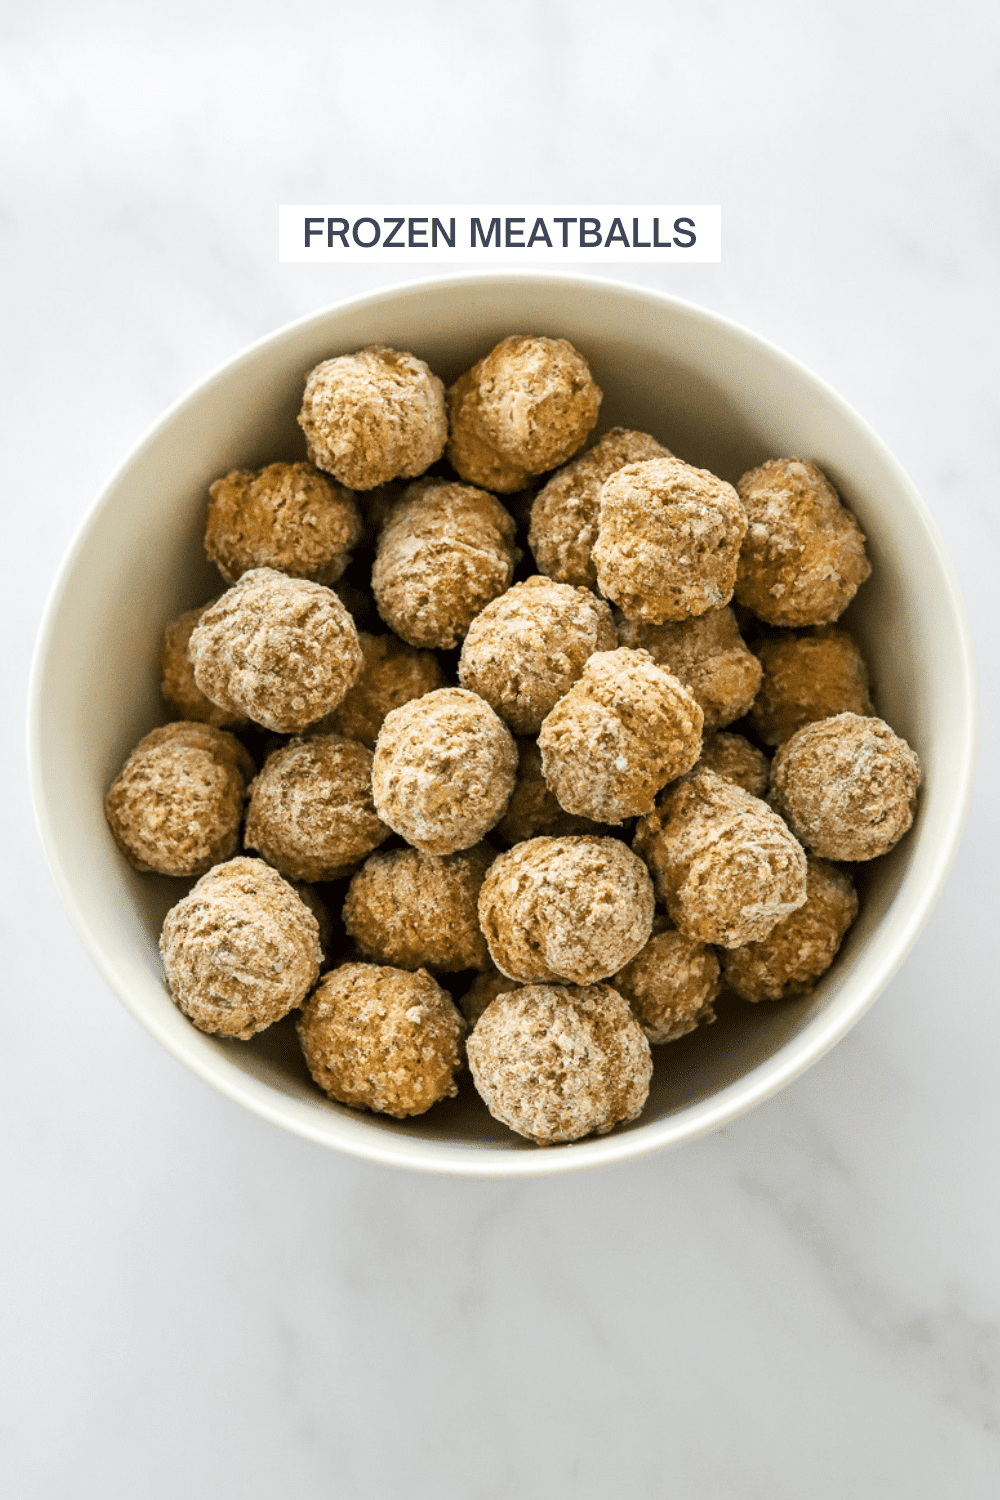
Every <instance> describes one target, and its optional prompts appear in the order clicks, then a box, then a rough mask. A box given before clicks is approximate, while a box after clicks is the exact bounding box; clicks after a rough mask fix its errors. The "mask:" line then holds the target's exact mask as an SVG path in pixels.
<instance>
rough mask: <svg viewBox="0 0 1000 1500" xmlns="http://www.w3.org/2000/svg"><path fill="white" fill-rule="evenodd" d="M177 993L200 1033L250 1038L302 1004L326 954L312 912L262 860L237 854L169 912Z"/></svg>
mask: <svg viewBox="0 0 1000 1500" xmlns="http://www.w3.org/2000/svg"><path fill="white" fill-rule="evenodd" d="M160 954H161V956H162V958H163V967H164V969H165V970H166V974H167V983H168V984H169V986H170V993H171V994H172V995H173V998H174V1000H175V1001H176V1002H177V1004H178V1005H179V1006H180V1008H181V1010H182V1011H183V1012H184V1013H185V1015H187V1016H189V1017H190V1019H191V1020H192V1021H193V1022H194V1024H195V1025H196V1026H197V1027H198V1028H199V1030H201V1031H212V1032H217V1033H218V1034H219V1035H221V1036H236V1037H241V1038H242V1039H243V1040H246V1039H247V1038H248V1037H251V1036H253V1035H255V1033H256V1032H258V1031H262V1030H263V1029H264V1027H265V1026H270V1025H272V1024H273V1023H274V1022H275V1021H280V1020H281V1018H282V1016H285V1015H287V1014H288V1012H289V1011H290V1010H292V1009H293V1008H294V1007H295V1006H296V1005H301V1004H302V1002H303V1000H304V999H305V997H306V995H307V994H308V993H309V991H310V990H311V989H312V987H313V985H314V984H315V983H316V978H317V976H318V974H319V966H320V960H321V952H320V945H319V927H318V924H317V921H316V918H315V917H314V916H313V914H312V912H311V911H309V910H308V908H307V907H306V906H305V905H304V903H303V902H302V901H301V900H300V899H299V897H298V896H297V895H296V894H295V892H294V890H293V889H292V887H291V886H290V885H289V883H288V881H287V880H283V879H282V878H281V876H280V875H279V874H278V872H277V871H276V870H272V869H271V867H270V865H266V864H265V863H264V861H263V860H262V859H243V858H239V859H231V860H229V861H228V863H227V864H222V865H216V866H215V868H214V869H212V870H209V872H208V874H207V875H203V876H202V877H201V879H200V880H199V881H198V884H197V885H196V886H195V887H194V890H192V891H191V892H190V894H189V895H187V896H185V897H184V899H183V900H182V901H178V903H177V905H176V906H173V907H171V909H170V911H168V912H167V917H166V921H165V922H164V924H163V932H162V934H161V937H160Z"/></svg>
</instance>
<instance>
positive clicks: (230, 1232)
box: [0, 0, 1000, 1500]
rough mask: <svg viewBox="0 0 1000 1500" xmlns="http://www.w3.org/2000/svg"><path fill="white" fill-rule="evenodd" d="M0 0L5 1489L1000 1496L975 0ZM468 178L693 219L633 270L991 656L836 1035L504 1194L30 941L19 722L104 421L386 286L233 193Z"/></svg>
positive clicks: (32, 1492) (993, 71) (982, 215)
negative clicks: (935, 878)
mask: <svg viewBox="0 0 1000 1500" xmlns="http://www.w3.org/2000/svg"><path fill="white" fill-rule="evenodd" d="M4 10H5V15H6V19H5V20H3V21H2V23H0V25H2V35H3V39H4V47H3V61H2V76H0V101H2V102H0V110H2V113H3V122H4V129H3V140H4V146H3V150H4V161H3V172H2V176H0V181H2V183H3V189H2V204H0V207H2V214H0V235H2V243H3V250H4V266H5V269H4V274H3V278H2V282H0V296H2V298H3V346H4V376H3V379H4V385H3V392H2V401H0V411H2V420H3V422H4V424H5V439H4V450H3V470H2V472H3V497H2V503H3V507H4V510H3V516H4V537H5V547H4V564H5V565H4V570H3V590H2V605H3V611H4V621H3V635H2V640H3V644H4V651H3V671H4V676H5V681H4V687H3V703H4V707H5V711H6V714H7V717H8V724H7V730H6V733H5V735H4V736H3V742H2V753H3V756H4V771H3V781H2V785H3V787H4V789H5V791H6V796H5V798H4V801H3V817H4V839H3V850H4V856H5V858H4V885H3V891H2V903H0V912H2V918H3V922H4V926H5V938H4V955H3V972H2V978H0V985H2V990H3V1045H2V1049H0V1051H2V1064H0V1066H2V1069H3V1080H2V1083H0V1108H2V1110H3V1127H2V1136H0V1138H2V1141H3V1147H4V1181H3V1184H2V1200H0V1201H2V1204H3V1210H4V1226H5V1227H4V1231H3V1235H2V1238H0V1266H2V1282H0V1286H2V1316H3V1324H4V1326H3V1329H2V1336H0V1351H2V1356H0V1357H2V1380H3V1385H4V1390H3V1392H2V1400H0V1445H2V1448H0V1469H2V1471H3V1473H4V1474H5V1475H6V1479H5V1481H4V1490H5V1493H7V1494H10V1495H14V1496H17V1497H19V1500H36V1497H37V1500H43V1497H44V1500H52V1497H61V1496H72V1497H73V1500H91V1497H93V1500H97V1497H100V1500H106V1497H115V1496H119V1495H124V1496H129V1497H131V1496H142V1497H144V1500H145V1497H153V1500H161V1497H162V1500H166V1497H174V1496H190V1497H195V1500H200V1497H212V1500H217V1497H222V1496H225V1497H228V1496H239V1497H241V1500H264V1497H271V1496H275V1495H281V1496H294V1497H297V1500H298V1497H301V1500H314V1497H321V1496H322V1497H326V1496H337V1497H340V1496H344V1497H350V1500H382V1497H385V1496H393V1495H400V1496H405V1497H407V1500H423V1497H431V1496H434V1497H438V1496H459V1497H463V1500H464V1497H469V1500H506V1497H508V1496H510V1497H514V1496H526V1497H532V1500H534V1497H544V1500H552V1497H558V1500H561V1497H563V1496H567V1497H570V1496H572V1497H583V1500H591V1497H593V1500H606V1497H611V1496H615V1497H617V1496H625V1497H646V1496H650V1497H654V1496H655V1497H660V1496H678V1497H684V1500H799V1497H801V1496H808V1497H810V1500H841V1497H843V1496H848V1495H849V1496H851V1497H852V1500H868V1497H871V1500H938V1497H941V1496H948V1497H951V1496H961V1497H963V1500H967V1497H973V1500H987V1497H995V1496H996V1495H997V1494H998V1493H1000V1275H998V1263H1000V1255H998V1248H997V1247H998V1242H1000V1233H998V1231H1000V1223H998V1206H997V1205H998V1193H997V1186H998V1158H1000V1152H998V1146H1000V1139H998V1137H1000V1131H998V1115H1000V1108H998V1100H1000V1086H998V1065H1000V1055H998V1054H1000V1020H998V1017H997V982H996V936H995V934H996V927H997V919H996V899H995V895H994V893H995V891H996V889H997V875H996V861H997V831H998V830H997V798H996V793H995V785H996V781H995V778H996V776H997V772H998V769H1000V768H998V760H997V755H996V749H995V746H996V738H997V734H998V729H1000V726H998V723H997V715H996V700H995V697H994V695H993V685H992V679H993V675H994V655H995V647H994V644H993V642H994V637H995V599H996V594H997V566H998V565H997V552H998V540H1000V539H998V527H997V522H996V509H997V495H996V475H997V464H998V453H997V430H998V429H997V415H998V412H997V404H998V401H997V396H998V383H997V358H996V350H997V343H998V339H997V312H998V308H997V275H996V265H997V237H998V231H1000V223H998V205H1000V174H998V150H997V133H996V131H997V127H996V91H997V66H998V64H997V57H998V41H1000V35H998V32H1000V27H998V22H997V12H996V11H995V8H994V7H992V6H989V5H987V4H986V3H982V4H979V3H970V0H952V3H950V4H949V5H948V7H947V8H945V7H944V6H940V5H938V4H929V3H920V0H907V3H903V0H888V3H882V4H879V5H878V6H874V7H873V6H872V5H871V4H870V0H865V3H862V0H842V3H836V4H835V3H832V0H827V3H820V4H809V3H806V4H803V3H801V0H798V3H793V0H787V3H784V0H763V3H760V4H754V5H748V4H746V3H745V0H714V3H710V0H703V3H692V4H687V5H683V6H681V5H662V4H658V5H655V6H653V5H650V6H648V7H647V6H643V5H639V4H629V3H618V4H615V5H608V6H606V7H605V6H601V5H599V4H596V3H593V0H537V3H529V0H508V3H506V4H503V5H497V6H490V5H481V4H475V3H469V0H465V3H459V0H436V3H426V0H424V3H421V4H413V3H402V0H399V3H396V0H366V3H365V4H364V5H357V6H351V7H347V6H344V5H338V4H336V3H324V4H305V3H295V0H285V3H284V4H282V5H280V6H278V5H265V4H260V3H254V0H240V3H239V4H237V3H236V0H197V3H195V0H174V3H172V4H171V5H169V6H167V5H158V6H152V5H144V4H142V3H131V4H128V5H124V4H123V5H116V4H107V5H102V4H97V3H94V4H81V3H79V0H77V3H74V4H69V3H66V4H59V3H56V0H38V3H36V4H35V5H33V6H32V7H30V8H29V7H27V6H19V7H18V8H17V11H16V12H15V11H14V8H13V7H12V6H11V5H9V4H8V5H7V6H6V7H5V8H4ZM463 196H464V197H468V198H472V197H475V199H476V200H477V201H480V202H483V201H486V202H489V201H497V202H505V201H507V202H510V201H513V202H553V201H554V202H602V201H604V202H615V201H636V202H648V201H651V200H655V199H658V198H663V199H665V200H668V201H671V202H678V201H679V202H685V201H686V202H695V203H698V202H701V203H721V204H722V208H723V215H724V222H725V243H724V256H725V258H724V261H723V263H722V264H721V265H708V266H687V267H683V268H678V269H676V270H674V271H666V270H664V271H661V270H659V269H658V268H653V267H643V268H640V269H639V270H638V271H637V272H636V273H635V279H636V280H639V281H648V282H649V283H651V284H654V285H658V286H661V287H663V288H664V289H666V290H669V291H672V292H675V293H678V294H680V295H683V296H688V297H690V298H692V299H693V300H695V301H698V302H701V303H704V304H705V305H707V306H709V307H712V308H715V309H717V310H719V311H721V312H723V313H726V314H728V315H730V316H732V317H734V318H736V319H737V320H738V321H740V322H743V323H745V324H747V325H748V326H750V327H751V328H753V329H755V330H756V331H757V332H759V333H762V334H764V335H765V336H767V337H768V338H770V339H772V340H774V341H775V342H777V343H778V344H780V345H782V346H784V347H785V348H786V349H788V350H789V351H790V352H791V353H792V354H794V355H796V356H797V357H798V358H800V359H802V360H803V361H805V363H807V364H808V365H810V366H812V367H813V368H814V369H815V370H816V371H817V372H818V373H819V374H820V375H822V376H823V377H825V378H826V379H827V380H828V381H829V382H830V383H832V384H833V385H834V386H835V387H836V388H837V389H838V390H840V391H841V392H842V393H843V394H844V395H845V396H846V397H847V399H848V400H850V401H851V402H852V403H853V404H854V405H855V406H857V407H858V408H859V409H860V410H861V412H862V413H863V414H864V415H865V416H866V417H867V418H868V419H869V421H870V422H871V423H872V424H873V425H874V427H875V428H876V429H877V430H878V431H879V432H880V433H881V434H882V436H883V437H884V438H885V439H886V441H887V442H888V443H889V445H890V447H892V448H893V449H894V451H895V452H896V454H897V455H898V456H899V458H900V459H901V460H902V462H903V464H904V466H905V467H906V468H907V469H908V470H909V472H910V473H911V475H912V476H913V478H914V479H915V481H916V483H917V485H918V487H919V488H920V489H921V490H922V492H923V494H924V496H925V497H926V500H927V502H928V504H929V506H930V508H931V510H932V512H933V513H934V515H935V517H936V519H937V522H938V525H939V526H940V528H941V531H942V533H943V535H944V537H945V540H946V543H947V545H948V547H949V548H950V551H951V554H952V556H953V558H954V560H955V562H956V565H957V567H958V571H959V574H960V576H961V579H962V583H963V586H964V589H965V591H966V597H967V600H968V603H969V608H970V611H971V614H972V617H973V625H974V628H975V630H976V633H977V637H978V641H979V650H980V665H981V670H982V673H983V677H984V733H983V756H982V769H981V776H980V784H979V792H978V795H977V799H976V802H975V805H974V808H973V813H972V817H971V820H970V825H969V830H968V833H967V836H966V839H965V843H964V846H963V848H962V851H961V853H960V855H959V858H958V862H957V864H956V866H955V870H954V874H953V876H952V879H951V882H950V884H949V886H948V888H947V890H946V892H945V895H944V897H943V899H942V901H941V903H940V905H939V907H938V908H937V910H936V912H935V914H934V916H933V918H932V920H931V922H930V924H929V925H928V927H927V929H926V932H925V934H924V936H923V938H922V939H921V941H920V943H919V945H918V947H917V948H916V950H915V951H914V953H913V954H912V956H911V957H910V959H909V960H908V962H907V963H906V965H905V967H904V968H903V970H902V971H901V973H900V974H899V976H898V978H897V979H896V980H895V982H894V983H893V984H892V986H891V987H890V988H889V989H888V991H887V992H886V993H885V995H884V996H883V998H882V999H881V1001H880V1002H879V1004H878V1005H877V1006H876V1007H875V1009H874V1010H873V1011H872V1012H871V1013H870V1014H869V1015H868V1016H867V1017H866V1018H865V1020H864V1021H863V1022H862V1023H861V1024H860V1025H859V1026H858V1027H857V1029H856V1030H855V1031H854V1032H852V1034H851V1035H850V1036H849V1037H848V1038H847V1039H846V1040H845V1041H844V1042H843V1043H842V1044H841V1045H840V1046H839V1047H838V1048H837V1049H836V1050H835V1051H834V1052H833V1053H832V1054H830V1056H829V1057H827V1058H826V1060H825V1061H824V1062H822V1063H821V1064H820V1065H819V1066H817V1067H816V1068H815V1069H813V1071H812V1072H810V1073H809V1074H807V1075H806V1076H805V1077H804V1078H802V1079H800V1080H799V1081H798V1082H797V1083H796V1084H795V1085H794V1086H793V1087H792V1088H790V1089H788V1090H787V1092H785V1093H784V1094H782V1095H781V1096H780V1097H778V1098H776V1099H774V1100H772V1101H771V1102H770V1103H769V1104H767V1105H766V1106H764V1107H762V1108H761V1109H759V1110H758V1111H757V1112H756V1113H755V1114H753V1115H751V1116H750V1117H748V1118H746V1119H744V1120H742V1121H740V1122H739V1123H738V1124H736V1125H734V1126H732V1127H731V1128H729V1129H727V1130H725V1131H723V1132H722V1133H720V1134H719V1135H717V1136H714V1137H712V1138H710V1139H707V1140H704V1141H702V1142H700V1143H698V1144H696V1145H694V1146H691V1147H688V1148H686V1149H685V1150H683V1151H681V1152H678V1153H676V1154H673V1155H664V1156H660V1157H657V1158H654V1159H652V1160H647V1161H644V1162H641V1163H639V1164H637V1165H635V1166H632V1167H628V1168H624V1169H616V1170H609V1171H605V1172H603V1173H601V1174H598V1175H589V1176H585V1177H581V1178H574V1179H572V1180H545V1181H541V1182H534V1183H527V1184H525V1185H523V1186H516V1185H515V1186H511V1185H500V1186H497V1185H493V1184H491V1183H488V1182H482V1183H476V1182H456V1181H446V1180H437V1179H424V1178H419V1177H415V1176H408V1175H404V1174H401V1173H394V1172H390V1171H385V1170H377V1169H374V1168H371V1167H368V1166H363V1165H360V1164H357V1163H355V1162H352V1161H349V1160H341V1159H339V1158H338V1157H335V1156H333V1155H330V1154H327V1153H325V1152H323V1151H322V1150H320V1149H318V1148H313V1147H310V1146H308V1145H306V1144H304V1143H302V1142H301V1141H298V1140H295V1139H292V1138H291V1137H286V1136H284V1135H282V1134H281V1133H279V1132H278V1131H277V1130H275V1129H273V1128H272V1127H270V1126H268V1125H266V1124H264V1123H262V1122H260V1121H258V1120H256V1119H254V1118H251V1117H250V1116H248V1115H246V1114H244V1113H242V1112H241V1111H240V1110H239V1109H238V1108H237V1107H236V1106H234V1105H232V1104H230V1103H228V1102H226V1101H225V1100H223V1099H222V1098H220V1097H216V1096H215V1095H214V1094H213V1093H212V1092H211V1091H210V1090H209V1089H207V1088H206V1087H205V1086H204V1085H202V1084H201V1083H199V1082H198V1081H197V1080H196V1079H195V1078H193V1077H191V1076H189V1075H188V1074H186V1073H185V1072H184V1071H183V1070H182V1069H181V1068H180V1067H179V1065H178V1064H176V1063H175V1062H174V1061H173V1060H172V1059H171V1058H169V1057H168V1056H167V1055H166V1054H164V1053H163V1052H161V1051H160V1050H159V1049H158V1048H157V1046H156V1045H155V1044H154V1043H153V1042H152V1041H151V1040H149V1039H148V1038H147V1037H146V1035H145V1034H144V1033H143V1032H142V1031H141V1030H140V1029H139V1027H138V1026H137V1025H136V1024H135V1022H134V1021H132V1020H131V1018H130V1017H129V1016H128V1015H127V1014H126V1012H125V1011H124V1010H123V1009H122V1007H121V1006H120V1005H119V1004H118V1002H117V1001H116V1000H115V999H114V998H113V997H112V996H111V994H110V993H109V992H108V991H107V990H106V988H105V986H104V985H103V983H102V982H101V980H100V979H99V978H98V976H97V975H96V973H95V972H94V971H93V970H92V969H91V967H90V965H89V963H88V962H87V960H86V958H85V957H84V955H83V953H82V950H81V949H80V947H79V946H78V944H77V941H76V939H75V937H74V936H73V934H72V932H71V931H70V929H69V927H68V924H67V922H66V921H65V919H64V917H63V915H62V912H61V910H60V908H59V906H58V904H57V901H56V898H55V895H54V892H53V888H52V886H51V883H50V880H49V876H48V873H47V870H46V868H45V866H44V862H43V858H42V855H41V851H40V849H39V846H38V843H37V839H36V836H35V832H34V828H33V824H32V817H31V812H30V807H29V803H28V794H27V789H26V778H25V772H24V765H23V759H24V757H23V750H22V740H23V730H22V725H23V719H24V697H25V689H26V682H27V673H28V664H29V659H30V654H31V650H32V645H33V639H34V635H35V631H36V628H37V623H38V619H39V615H40V612H41V609H42V606H43V602H44V598H45V595H46V593H47V590H48V587H49V585H50V582H51V579H52V576H53V574H54V571H55V569H56V567H57V564H58V561H59V559H60V557H61V555H62V553H63V551H64V549H65V547H66V545H67V543H68V541H69V539H70V536H71V535H72V533H73V531H74V529H75V527H76V525H77V523H78V522H79V520H80V518H81V516H82V515H83V513H84V511H85V509H86V507H87V506H88V504H89V503H90V500H91V498H92V497H93V495H94V494H95V492H96V491H97V489H98V488H99V487H100V485H101V484H102V482H103V481H104V479H105V478H106V477H107V475H108V473H109V472H110V470H111V469H112V468H113V467H114V466H115V465H116V463H117V462H118V460H119V458H120V457H121V455H122V454H123V453H124V451H125V450H126V449H127V448H128V447H130V446H131V444H132V443H133V442H134V441H135V440H136V438H137V437H138V436H139V435H140V433H141V432H142V431H143V429H144V428H145V427H146V425H147V424H148V423H149V422H151V421H152V420H153V419H154V418H155V417H156V416H157V415H158V414H159V413H160V412H161V411H162V409H163V408H164V407H165V406H166V405H167V403H169V402H170V401H172V400H173V399H174V398H175V397H176V396H178V395H179V394H180V393H181V392H183V391H184V390H185V389H186V388H187V387H188V385H190V384H191V383H192V382H194V381H195V380H196V379H198V378H200V377H201V376H202V375H203V374H204V373H205V372H206V371H207V370H208V369H210V368H211V367H213V366H214V365H215V364H217V363H218V362H220V361H221V360H223V359H225V358H228V357H229V356H230V355H231V354H233V353H234V352H235V351H237V350H238V349H239V348H241V347H242V346H243V345H244V344H246V343H248V342H249V341H250V340H252V339H255V338H257V337H258V336H260V335H262V334H264V333H266V332H268V331H269V330H270V329H272V328H274V327H276V326H277V325H279V324H281V323H283V322H285V321H286V320H288V319H290V318H293V317H295V316H298V315H299V314H302V313H305V312H308V311H310V310H312V309H314V308H316V307H318V306H321V305H323V304H324V303H327V302H330V301H334V300H336V299H338V298H340V297H343V296H345V295H348V294H350V293H352V292H355V291H360V290H363V289H366V288H368V287H374V286H377V285H380V284H383V283H384V282H386V281H387V280H388V279H389V278H390V277H391V276H392V275H393V274H394V273H393V271H392V268H391V267H373V268H372V269H371V270H367V269H351V270H344V269H338V268H335V267H327V268H323V267H312V266H290V265H279V264H278V263H277V260H276V255H275V232H274V228H275V209H276V207H277V205H278V204H279V203H281V202H288V203H295V202H309V201H317V200H318V201H330V200H332V199H339V200H342V201H345V202H352V201H354V202H365V201H378V202H386V201H400V202H419V201H426V202H434V201H440V202H445V201H454V199H455V198H462V197H463ZM614 272H615V274H618V275H622V274H624V273H623V271H622V269H621V268H619V267H615V268H614Z"/></svg>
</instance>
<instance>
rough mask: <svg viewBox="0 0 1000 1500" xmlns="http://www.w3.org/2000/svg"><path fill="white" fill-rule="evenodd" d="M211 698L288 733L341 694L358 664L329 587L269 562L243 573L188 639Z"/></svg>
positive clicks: (357, 651) (347, 621) (199, 679)
mask: <svg viewBox="0 0 1000 1500" xmlns="http://www.w3.org/2000/svg"><path fill="white" fill-rule="evenodd" d="M188 650H189V652H190V655H191V660H192V662H193V664H194V676H195V682H196V683H197V684H198V687H199V688H200V689H201V691H202V692H203V693H204V694H205V695H206V697H208V698H210V699H211V700H212V702H213V703H217V704H219V705H220V706H221V707H222V708H225V709H227V710H229V711H231V712H232V711H237V712H241V713H245V714H246V715H247V716H248V717H249V718H251V719H253V720H254V722H255V723H257V724H262V725H263V726H264V728H265V729H273V730H274V731H275V732H276V733H277V734H295V733H297V732H298V731H299V730H300V729H305V728H306V726H307V725H308V724H313V723H315V721H316V720H317V719H321V718H322V717H323V715H324V714H327V713H329V712H330V710H331V709H332V708H335V707H336V706H337V704H338V703H340V702H341V700H342V699H343V697H344V695H345V694H346V692H347V690H348V688H349V687H350V686H351V684H352V683H353V682H354V680H355V679H356V677H357V676H358V673H359V672H360V670H361V647H360V646H359V645H358V632H357V630H356V629H355V626H354V621H353V620H352V619H351V617H350V615H349V614H348V612H347V610H346V609H345V608H344V606H343V604H341V602H340V600H339V599H338V598H337V596H336V594H335V593H333V591H332V590H331V589H328V588H324V587H323V586H322V585H321V584H318V583H310V582H308V581H307V580H306V579H302V578H287V577H286V576H285V574H284V573H278V572H276V571H275V570H274V569H273V568H254V569H252V570H251V572H249V573H244V574H243V577H242V578H241V579H240V581H239V582H238V583H236V584H234V585H233V587H232V588H231V589H229V590H228V591H227V592H226V593H225V594H223V596H222V598H221V599H220V600H219V601H218V603H217V604H213V605H212V607H211V609H207V610H206V611H205V613H204V614H203V615H202V617H201V620H200V621H199V623H198V625H197V627H196V628H195V630H194V631H193V632H192V635H191V640H190V643H189V646H188Z"/></svg>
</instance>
